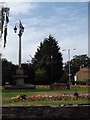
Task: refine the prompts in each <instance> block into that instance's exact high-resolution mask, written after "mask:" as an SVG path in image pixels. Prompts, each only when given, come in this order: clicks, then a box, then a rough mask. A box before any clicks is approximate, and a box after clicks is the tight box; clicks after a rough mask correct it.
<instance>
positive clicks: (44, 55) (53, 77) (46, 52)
mask: <svg viewBox="0 0 90 120" xmlns="http://www.w3.org/2000/svg"><path fill="white" fill-rule="evenodd" d="M59 50H60V47H59V46H58V42H57V41H56V39H55V38H54V37H52V36H51V35H49V37H48V38H45V39H44V41H43V42H41V43H40V46H39V48H37V52H36V53H35V56H34V64H35V69H36V70H37V69H38V68H39V70H40V69H42V68H43V69H44V70H45V71H47V80H46V82H47V81H48V84H50V83H54V82H57V81H58V80H60V78H61V76H62V67H63V63H62V54H61V52H60V51H59Z"/></svg>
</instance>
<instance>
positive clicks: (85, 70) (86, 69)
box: [80, 68, 89, 72]
mask: <svg viewBox="0 0 90 120" xmlns="http://www.w3.org/2000/svg"><path fill="white" fill-rule="evenodd" d="M80 71H82V72H88V71H89V69H88V68H81V69H80Z"/></svg>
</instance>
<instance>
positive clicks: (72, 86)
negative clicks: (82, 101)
mask: <svg viewBox="0 0 90 120" xmlns="http://www.w3.org/2000/svg"><path fill="white" fill-rule="evenodd" d="M70 88H90V85H88V86H87V85H71V86H70Z"/></svg>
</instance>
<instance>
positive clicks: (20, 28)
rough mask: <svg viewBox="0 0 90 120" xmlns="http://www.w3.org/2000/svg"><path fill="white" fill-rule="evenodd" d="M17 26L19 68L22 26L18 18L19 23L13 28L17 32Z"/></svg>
mask: <svg viewBox="0 0 90 120" xmlns="http://www.w3.org/2000/svg"><path fill="white" fill-rule="evenodd" d="M17 25H18V26H17ZM17 28H19V33H18V36H19V68H21V36H22V34H23V32H24V27H23V25H22V23H21V21H20V20H19V23H18V24H16V25H15V28H14V32H15V33H16V32H17Z"/></svg>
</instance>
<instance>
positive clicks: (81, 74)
mask: <svg viewBox="0 0 90 120" xmlns="http://www.w3.org/2000/svg"><path fill="white" fill-rule="evenodd" d="M76 78H77V81H81V82H87V81H90V68H80V70H79V71H78V72H77V73H76Z"/></svg>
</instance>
